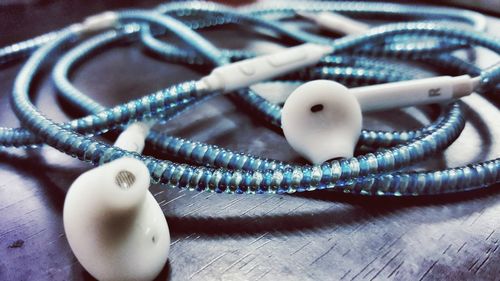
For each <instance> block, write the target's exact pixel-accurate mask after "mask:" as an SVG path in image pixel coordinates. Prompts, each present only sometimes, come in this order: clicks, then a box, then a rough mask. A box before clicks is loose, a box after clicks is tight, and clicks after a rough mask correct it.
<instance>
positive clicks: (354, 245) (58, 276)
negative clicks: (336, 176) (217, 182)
mask: <svg viewBox="0 0 500 281" xmlns="http://www.w3.org/2000/svg"><path fill="white" fill-rule="evenodd" d="M15 2H18V4H15ZM157 2H158V1H143V2H142V3H141V6H143V7H153V6H154V4H155V3H157ZM19 3H24V4H19ZM7 4H9V5H8V6H2V5H7ZM133 5H136V3H135V1H132V0H129V1H120V3H119V4H118V3H115V2H112V3H108V2H107V1H93V2H91V3H86V2H84V1H81V2H79V1H73V0H68V1H30V0H26V1H12V0H10V1H5V3H0V7H1V9H0V23H1V24H0V34H1V36H0V45H7V44H9V43H13V42H16V41H19V40H22V39H27V38H30V37H32V36H35V35H38V34H42V33H44V32H47V31H50V30H53V29H56V28H59V27H62V26H64V25H66V24H69V23H72V22H75V21H78V20H80V19H81V18H83V17H84V16H86V15H90V14H93V13H96V12H98V11H102V10H105V9H112V8H116V7H118V6H123V7H126V6H133ZM499 31H500V24H499V21H498V20H497V19H491V21H490V32H496V33H497V34H498V33H499ZM203 34H204V35H207V36H209V37H210V38H214V40H217V41H215V42H216V45H218V46H231V47H239V48H242V47H245V44H247V43H248V42H245V41H244V40H232V38H234V36H235V34H237V35H238V36H241V37H242V38H244V37H249V38H251V37H252V36H254V34H253V33H252V32H251V31H250V29H248V30H236V29H235V28H232V27H230V28H225V29H224V30H209V31H206V32H204V33H203ZM494 60H496V61H498V57H493V60H492V59H491V57H490V56H488V54H482V53H481V54H480V55H479V61H482V63H484V62H486V63H492V62H493V61H494ZM19 68H20V66H19V65H9V66H6V67H5V66H4V67H2V68H1V69H0V85H1V87H0V89H1V90H0V123H1V124H2V125H4V126H18V122H17V119H16V118H15V116H14V114H13V113H12V112H11V110H10V105H9V95H10V91H11V88H12V83H13V80H14V78H15V76H16V74H17V71H18V70H19ZM200 75H201V73H196V72H194V71H193V70H192V69H189V68H187V67H184V66H180V65H172V64H169V63H166V62H164V61H161V60H159V59H156V58H153V57H151V56H149V55H147V54H144V52H143V51H142V50H141V49H140V48H138V47H137V46H120V47H116V48H114V49H112V50H109V51H104V52H102V53H99V54H98V55H97V56H95V57H94V58H93V59H92V60H90V61H88V62H85V63H84V64H82V65H81V66H80V67H78V69H77V70H76V71H75V72H74V74H73V80H74V81H75V83H76V85H77V86H78V88H79V89H81V90H82V91H84V92H85V93H88V94H89V95H90V96H92V97H94V98H95V99H97V100H98V101H100V102H102V103H103V104H105V105H114V104H117V103H119V102H123V101H126V100H128V99H130V98H133V97H138V96H141V95H144V94H147V93H151V92H153V91H154V90H157V89H161V88H164V87H167V86H169V85H172V84H173V83H175V82H179V81H183V80H186V79H195V78H198V77H200ZM45 76H46V75H45ZM34 94H36V102H37V105H38V106H39V108H40V109H41V110H42V111H43V112H45V113H46V114H47V115H48V116H49V117H51V118H53V119H54V120H58V121H63V120H68V118H69V117H68V116H67V114H68V113H69V112H63V111H62V110H61V105H60V101H59V100H58V98H57V97H56V96H55V91H54V88H53V86H52V84H51V82H50V80H49V79H47V77H42V78H41V79H39V82H38V83H37V84H36V90H35V91H34ZM464 102H465V104H466V108H467V118H468V123H467V126H466V128H465V130H464V132H463V133H462V135H461V136H460V138H459V139H458V140H457V141H456V142H455V143H454V144H453V145H452V146H451V147H450V148H448V149H447V150H446V152H444V153H442V154H439V155H436V156H435V157H433V159H432V160H431V161H427V162H426V163H424V164H422V166H425V167H427V168H439V167H447V166H456V165H462V164H465V163H470V162H475V161H481V160H486V159H493V158H497V157H499V156H500V126H499V121H498V120H500V119H499V118H500V114H499V112H498V109H497V108H496V107H495V106H494V105H492V104H490V103H489V102H488V101H486V100H485V99H483V98H481V97H479V96H477V95H473V96H470V97H467V98H465V99H464ZM70 115H71V114H70ZM72 116H73V117H75V116H74V115H72ZM425 119H426V118H425V116H423V115H422V114H418V111H416V110H406V111H393V112H387V113H384V114H373V115H370V116H369V117H368V118H367V119H366V121H365V126H366V127H371V128H382V129H384V128H385V129H387V128H394V129H403V128H416V127H419V126H421V123H422V122H425ZM164 129H165V130H166V131H169V132H171V133H172V134H174V135H177V136H182V137H187V138H192V139H195V140H199V141H205V142H208V143H212V144H217V145H220V146H223V147H227V148H230V149H233V150H236V151H242V152H248V153H252V154H255V155H261V156H266V157H271V158H276V159H280V160H297V159H298V155H297V154H295V153H294V152H293V151H292V150H291V148H289V146H288V145H287V143H286V141H285V139H284V138H283V137H282V135H280V134H279V132H276V131H274V130H270V129H269V127H268V126H267V125H266V124H265V123H263V122H262V121H260V120H259V119H258V118H254V117H252V116H251V115H249V114H247V112H246V111H245V110H244V109H241V108H240V107H238V104H237V103H234V102H233V101H231V100H229V99H227V98H223V97H218V98H214V99H212V100H210V101H208V102H207V103H204V104H202V105H199V106H198V107H196V108H195V109H193V110H192V111H189V112H186V113H185V114H182V115H181V116H179V117H177V118H176V119H175V120H172V121H171V122H169V123H167V125H166V126H164ZM89 168H90V166H89V165H87V164H83V163H80V162H79V161H77V160H75V159H72V158H71V157H69V156H66V155H64V154H62V153H59V152H58V151H55V150H54V149H52V148H50V147H41V148H37V149H27V150H21V149H0V280H87V279H90V280H92V277H91V276H90V275H89V274H88V273H86V272H85V270H84V269H83V268H82V267H81V266H80V264H79V263H78V262H77V260H76V259H75V257H74V256H73V254H72V253H71V250H70V248H69V246H68V243H67V241H66V239H65V236H64V231H63V225H62V206H63V202H64V196H65V192H66V191H67V188H68V187H69V186H70V184H71V183H72V182H73V180H74V179H75V178H76V177H77V176H78V175H79V174H81V173H82V172H83V171H85V170H86V169H89ZM499 187H500V186H499V185H496V186H492V187H491V188H490V189H488V190H484V191H481V192H469V193H462V194H456V195H449V196H433V197H422V198H393V199H390V198H386V199H382V198H369V197H358V196H348V195H342V194H337V193H332V192H328V191H327V192H313V193H305V194H296V195H281V196H280V195H258V196H246V195H226V194H209V193H197V192H189V191H185V190H179V189H176V188H169V187H162V186H153V187H152V192H153V193H154V194H155V197H156V199H157V200H158V201H159V203H160V205H161V206H162V208H163V210H164V212H165V215H166V217H167V221H168V223H169V226H170V231H171V239H172V244H171V250H170V251H171V252H170V257H169V262H168V264H167V266H166V267H165V269H164V270H163V272H162V274H161V276H159V277H158V279H157V280H188V279H189V280H281V279H283V280H387V279H393V280H442V279H449V280H500V266H499V263H500V250H499V245H500V243H499V239H500V201H499V200H500V192H499V191H500V189H499Z"/></svg>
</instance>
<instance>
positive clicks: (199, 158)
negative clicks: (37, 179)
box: [0, 2, 500, 196]
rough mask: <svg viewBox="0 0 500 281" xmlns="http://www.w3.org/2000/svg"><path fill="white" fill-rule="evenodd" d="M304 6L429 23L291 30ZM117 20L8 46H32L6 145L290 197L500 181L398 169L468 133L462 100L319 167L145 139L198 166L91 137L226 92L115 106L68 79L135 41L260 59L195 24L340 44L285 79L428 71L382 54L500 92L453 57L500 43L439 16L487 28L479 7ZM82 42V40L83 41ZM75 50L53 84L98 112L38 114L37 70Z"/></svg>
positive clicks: (197, 91)
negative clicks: (219, 42)
mask: <svg viewBox="0 0 500 281" xmlns="http://www.w3.org/2000/svg"><path fill="white" fill-rule="evenodd" d="M295 11H310V12H318V11H340V12H343V13H346V14H348V15H354V16H360V17H363V16H383V17H384V18H390V17H391V16H404V17H408V18H409V19H417V20H419V21H418V22H408V23H396V24H388V25H382V26H379V27H376V28H373V29H371V30H370V31H368V32H367V33H365V34H363V35H359V36H346V37H343V38H341V39H335V40H334V39H331V38H326V37H323V36H319V35H314V34H310V33H306V32H304V31H297V30H292V29H289V28H287V27H286V25H283V24H282V23H280V22H279V20H280V19H282V18H288V17H293V16H295ZM117 15H118V20H119V25H118V26H116V27H115V28H114V29H112V30H107V31H102V32H101V33H98V34H96V35H94V36H92V37H90V38H84V37H86V36H84V34H82V32H81V29H79V27H78V26H76V25H73V26H70V27H68V28H65V29H62V30H59V31H54V32H51V33H49V34H46V35H42V36H40V37H37V38H34V39H31V40H28V41H25V42H21V43H18V44H14V45H11V46H8V47H5V48H3V49H0V63H7V62H12V61H15V60H17V59H20V58H23V57H25V56H27V55H28V54H30V53H32V54H31V56H30V57H29V59H28V60H27V62H26V63H25V65H24V66H23V67H22V69H21V70H20V72H19V74H18V76H17V78H16V81H15V85H14V90H13V92H12V104H13V108H14V111H15V113H16V115H17V117H18V118H19V120H20V121H21V123H22V124H23V128H0V145H2V146H30V145H38V144H48V145H50V146H53V147H55V148H56V149H58V150H60V151H61V152H64V153H67V154H69V155H72V156H74V157H77V158H78V159H80V160H83V161H88V162H92V163H94V164H102V163H106V162H109V161H112V160H114V159H117V158H120V157H134V158H137V159H141V160H142V161H144V162H145V163H146V164H147V166H148V169H149V171H150V172H151V178H152V181H153V182H156V183H162V184H167V185H171V186H176V187H182V188H189V189H194V190H199V191H212V192H227V193H292V192H297V191H308V190H317V189H334V190H339V191H342V192H347V193H356V194H366V195H392V196H402V195H404V196H408V195H411V196H414V195H424V194H441V193H450V192H457V191H465V190H471V189H477V188H483V187H486V186H489V185H491V184H494V183H496V182H499V181H500V172H499V171H500V159H494V160H491V161H487V162H483V163H478V164H474V165H468V166H464V167H457V168H451V169H446V170H441V171H429V172H398V171H399V170H400V169H401V168H403V167H407V166H409V165H412V164H414V163H416V162H418V161H421V160H423V159H425V158H427V157H429V156H431V155H433V154H435V153H437V152H440V151H442V150H443V149H445V148H446V147H447V146H449V145H450V144H451V143H452V142H453V141H454V140H455V139H456V138H457V137H458V136H459V135H460V133H461V131H462V129H463V128H464V126H465V119H464V115H463V112H462V109H461V107H460V103H459V102H455V103H453V104H450V105H448V106H445V107H443V108H442V112H441V114H440V116H439V117H438V118H437V119H436V120H434V121H433V122H431V123H430V124H429V125H427V126H425V127H423V128H421V129H418V130H409V131H395V132H385V131H370V130H363V132H362V134H361V137H360V140H359V144H360V145H363V146H366V147H372V148H375V149H378V150H377V151H376V152H373V153H368V154H365V155H360V156H357V157H354V158H351V159H343V160H334V161H329V162H325V163H323V164H321V165H296V164H292V163H285V162H281V161H277V160H272V159H266V158H262V157H258V156H254V155H249V154H244V153H238V152H233V151H230V150H228V149H224V148H221V147H217V146H215V145H210V144H206V143H200V142H194V141H190V140H186V139H182V138H178V137H174V136H170V135H167V134H165V133H163V132H161V131H157V130H152V131H151V132H150V134H149V136H148V138H147V143H148V145H149V147H151V148H152V149H154V150H156V151H158V153H163V154H168V155H171V156H176V157H179V158H182V159H184V160H185V161H186V163H196V164H197V165H189V164H185V163H175V162H171V161H166V160H159V159H156V158H153V157H150V156H142V155H140V154H138V153H133V152H128V151H125V150H122V149H120V148H117V147H113V146H111V145H108V144H106V143H104V142H101V141H97V140H95V139H93V138H92V137H91V135H96V134H101V133H104V132H106V131H109V130H112V129H119V128H121V127H122V126H125V125H127V124H130V123H132V122H136V121H141V120H148V119H163V120H168V119H170V118H172V117H173V116H175V115H177V114H179V113H180V112H183V111H184V110H189V108H190V107H191V106H192V105H193V104H195V103H198V102H200V101H203V100H206V99H208V98H210V97H212V96H214V95H216V94H218V93H213V92H210V91H208V90H207V89H206V88H205V87H204V86H203V84H201V83H199V82H196V81H190V82H184V83H180V84H178V85H174V86H172V87H169V88H167V89H164V90H160V91H158V92H155V93H152V94H150V95H146V96H144V97H141V98H138V99H135V100H132V101H129V102H127V103H125V104H121V105H118V106H115V107H112V108H108V109H106V108H105V107H103V106H102V105H100V104H99V103H98V102H96V101H94V100H92V99H91V98H89V97H88V96H86V95H85V94H84V93H82V92H81V91H79V90H78V89H77V88H75V87H74V85H73V84H72V83H71V81H69V78H68V76H69V75H68V74H69V73H70V72H71V69H72V68H73V67H74V66H75V64H76V63H77V62H79V61H82V60H85V59H87V58H89V57H91V56H92V54H93V52H94V51H95V50H97V49H101V48H107V47H109V46H111V45H112V43H114V42H116V41H118V40H122V39H126V40H132V41H133V40H137V41H139V43H138V44H141V45H143V46H145V48H146V49H148V50H150V51H152V52H154V53H155V54H157V55H160V56H161V57H162V58H163V59H166V60H169V61H171V62H176V63H183V64H187V65H192V66H194V67H197V66H200V65H204V66H208V67H213V66H220V65H223V64H227V63H229V62H230V61H238V60H241V59H244V58H249V57H252V56H255V55H256V54H254V53H253V52H249V51H243V50H222V49H219V48H217V47H215V46H214V45H212V43H210V42H209V41H207V40H206V39H205V38H203V37H201V36H200V35H199V34H198V33H196V32H195V31H194V30H196V29H202V28H205V27H213V26H220V25H224V24H227V23H243V24H252V25H254V26H258V27H261V28H264V29H267V30H270V31H272V32H274V33H276V36H278V37H279V38H283V39H284V40H285V39H291V40H292V41H297V42H314V43H321V44H327V45H330V46H332V47H333V50H334V51H333V52H332V54H330V55H329V56H326V57H324V58H323V60H322V61H321V62H320V63H319V64H317V65H316V66H313V67H309V68H307V69H301V70H298V71H296V72H295V73H290V74H288V75H285V76H283V77H280V78H278V79H277V80H276V81H281V82H283V83H289V82H292V81H293V82H297V81H299V82H302V81H307V80H313V79H331V80H337V81H340V82H342V83H344V84H346V85H348V86H360V85H369V84H376V83H384V82H392V81H399V80H409V79H412V78H414V77H415V76H417V77H418V76H421V75H422V74H421V73H419V72H418V71H416V70H410V69H409V68H402V67H401V66H399V65H395V64H392V63H388V62H386V61H381V60H377V59H375V58H374V56H380V57H386V58H391V59H396V58H405V59H410V60H414V61H419V62H426V63H431V62H432V63H435V64H439V65H440V66H442V67H443V66H444V67H445V68H448V69H449V70H450V71H456V72H457V73H461V74H464V72H465V73H468V74H470V75H478V74H480V75H481V83H482V84H481V89H482V91H483V92H487V91H488V90H491V89H494V88H495V87H497V85H498V81H499V79H500V66H498V65H497V66H495V67H492V68H490V69H487V70H485V71H482V70H480V69H479V68H477V67H476V66H474V65H473V64H470V63H467V62H465V61H463V60H461V59H458V58H457V57H454V56H453V55H449V52H450V50H456V49H462V48H464V46H465V47H470V46H482V47H485V48H488V49H490V50H492V51H494V52H496V53H497V54H499V53H500V40H498V39H493V38H489V37H488V36H486V35H484V34H483V33H480V32H476V31H472V30H464V29H457V28H456V27H453V26H451V27H450V26H446V25H443V24H440V23H439V22H436V19H437V18H439V19H451V20H454V21H459V22H462V23H467V24H469V25H471V26H473V27H474V28H475V29H478V30H481V29H483V28H484V24H485V23H484V18H483V17H482V16H481V15H479V14H476V13H473V12H468V11H462V10H455V9H445V8H439V9H437V8H429V7H426V8H422V7H420V6H403V5H397V4H380V3H356V4H354V3H348V2H340V3H325V2H307V4H306V3H302V2H292V3H284V2H280V3H274V2H271V3H268V2H266V3H265V4H259V5H253V6H248V7H243V8H241V9H232V8H228V7H225V6H221V5H217V4H207V3H205V2H203V3H200V2H178V3H171V4H165V5H161V6H160V7H158V8H157V9H156V10H155V11H141V10H126V11H121V12H118V14H117ZM169 15H173V16H175V18H174V17H172V16H169ZM422 20H432V22H429V21H427V22H425V21H422ZM164 33H170V34H173V35H175V36H177V37H179V38H180V39H181V40H182V41H183V42H184V43H185V44H187V45H188V46H189V47H190V49H189V50H185V49H181V48H179V47H176V46H175V45H172V44H169V43H167V42H164V41H162V40H160V39H159V38H158V36H159V35H162V34H164ZM419 39H422V40H423V39H425V40H427V41H428V42H429V43H428V44H424V45H418V46H416V45H415V42H416V41H418V40H419ZM80 41H81V42H80ZM74 42H79V43H78V44H77V45H76V46H75V44H74ZM287 42H289V40H288V41H287ZM65 46H71V47H72V48H70V50H69V51H68V52H66V53H65V54H64V55H62V56H61V57H60V58H59V59H58V60H57V62H56V64H55V67H54V69H53V72H52V79H53V81H54V85H55V86H56V88H57V89H58V91H59V94H60V95H61V96H62V97H63V98H64V99H66V100H67V101H68V102H69V103H71V104H72V105H74V106H76V107H77V108H79V109H81V110H83V111H84V112H86V113H87V114H88V115H87V116H85V117H82V118H78V119H75V120H72V121H70V122H67V123H55V122H53V121H51V120H50V119H48V118H47V117H46V116H44V115H43V114H42V113H41V112H40V111H38V110H37V109H36V107H35V106H34V105H33V103H32V102H31V100H30V97H29V92H30V90H31V84H32V81H33V79H34V77H35V76H36V75H37V73H38V72H39V69H40V67H41V66H42V65H43V64H44V63H45V61H46V60H47V58H48V57H51V56H53V55H55V54H56V52H57V51H58V50H61V48H62V47H65ZM236 96H237V97H238V98H239V99H240V100H241V101H242V102H243V103H245V104H248V105H249V106H250V107H251V108H252V110H254V111H255V112H256V113H257V114H256V115H259V116H262V117H264V119H266V120H267V121H268V122H269V123H270V124H272V125H274V126H277V127H280V115H281V113H280V110H281V107H280V106H279V105H275V104H272V103H269V102H268V101H267V100H265V99H263V98H262V97H260V96H259V95H258V94H256V93H254V92H253V91H252V90H251V89H249V88H247V89H241V90H239V91H238V93H236Z"/></svg>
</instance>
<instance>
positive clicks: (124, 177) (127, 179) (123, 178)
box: [115, 171, 135, 189]
mask: <svg viewBox="0 0 500 281" xmlns="http://www.w3.org/2000/svg"><path fill="white" fill-rule="evenodd" d="M115 181H116V184H117V185H118V186H119V187H121V188H123V189H129V188H130V187H131V186H132V185H133V184H134V182H135V176H134V174H132V173H131V172H129V171H120V172H118V174H117V175H116V178H115Z"/></svg>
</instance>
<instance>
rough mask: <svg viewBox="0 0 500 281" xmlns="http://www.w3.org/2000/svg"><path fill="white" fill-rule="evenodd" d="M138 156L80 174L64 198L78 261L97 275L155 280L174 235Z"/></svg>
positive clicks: (66, 223)
mask: <svg viewBox="0 0 500 281" xmlns="http://www.w3.org/2000/svg"><path fill="white" fill-rule="evenodd" d="M149 183H150V176H149V171H148V169H147V168H146V166H145V165H144V163H143V162H142V161H140V160H137V159H133V158H121V159H118V160H115V161H113V162H111V163H108V164H105V165H102V166H100V167H97V168H95V169H92V170H90V171H88V172H86V173H84V174H82V175H81V176H80V177H78V179H77V180H76V181H75V182H74V183H73V184H72V185H71V187H70V189H69V191H68V194H67V195H66V200H65V202H64V212H63V216H64V230H65V232H66V237H67V239H68V242H69V245H70V246H71V249H72V250H73V253H74V254H75V256H76V258H77V259H78V261H79V262H80V263H81V264H82V265H83V267H84V268H85V269H86V270H87V271H88V272H89V273H90V274H91V275H92V276H94V277H95V278H97V279H99V280H101V281H102V280H152V279H154V278H155V277H156V276H157V275H158V274H159V273H160V271H161V270H162V268H163V266H164V265H165V262H166V261H167V257H168V252H169V247H170V235H169V230H168V225H167V221H166V220H165V216H164V215H163V212H162V210H161V208H160V206H159V205H158V203H157V202H156V200H155V199H154V197H153V195H152V194H151V193H150V192H149V191H148V188H149Z"/></svg>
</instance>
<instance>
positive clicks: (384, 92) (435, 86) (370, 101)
mask: <svg viewBox="0 0 500 281" xmlns="http://www.w3.org/2000/svg"><path fill="white" fill-rule="evenodd" d="M477 81H478V79H477V78H471V77H470V76H468V75H462V76H457V77H450V76H440V77H433V78H426V79H419V80H411V81H402V82H396V83H387V84H380V85H374V86H366V87H359V88H352V89H347V88H346V87H344V86H343V85H341V84H339V83H336V82H333V81H329V80H316V81H311V82H308V83H305V84H303V85H301V86H299V87H298V88H296V89H295V90H294V91H293V92H292V93H291V94H290V95H289V96H288V97H287V98H286V101H285V103H284V106H283V110H282V112H281V123H282V129H283V132H284V134H285V137H286V139H287V141H288V143H289V144H290V145H291V146H292V147H293V148H294V149H295V150H296V151H297V152H298V153H300V154H301V155H302V156H304V157H305V158H307V159H308V160H310V161H311V162H312V163H315V164H319V163H322V162H324V161H326V160H328V159H332V158H338V157H345V158H346V157H352V155H353V151H354V147H355V145H356V143H357V141H358V137H359V134H360V132H361V121H362V117H361V111H363V112H364V111H374V110H384V109H390V108H396V107H405V106H410V105H419V104H427V103H439V102H449V101H452V100H453V99H457V98H460V97H463V96H466V95H469V94H470V93H472V91H473V89H474V88H475V87H476V85H477Z"/></svg>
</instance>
